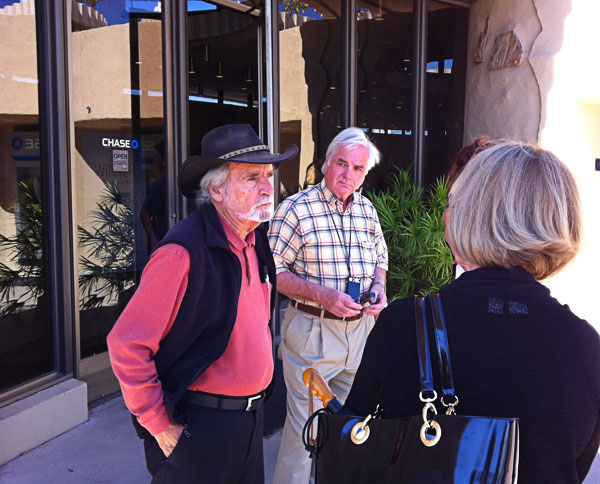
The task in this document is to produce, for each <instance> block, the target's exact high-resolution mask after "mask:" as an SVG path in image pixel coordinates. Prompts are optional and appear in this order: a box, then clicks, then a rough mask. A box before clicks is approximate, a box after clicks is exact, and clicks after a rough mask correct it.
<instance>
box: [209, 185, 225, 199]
mask: <svg viewBox="0 0 600 484" xmlns="http://www.w3.org/2000/svg"><path fill="white" fill-rule="evenodd" d="M208 191H209V193H210V196H211V198H212V199H213V200H214V201H215V202H222V201H223V199H224V198H225V190H224V188H223V187H222V186H220V187H213V186H209V187H208Z"/></svg>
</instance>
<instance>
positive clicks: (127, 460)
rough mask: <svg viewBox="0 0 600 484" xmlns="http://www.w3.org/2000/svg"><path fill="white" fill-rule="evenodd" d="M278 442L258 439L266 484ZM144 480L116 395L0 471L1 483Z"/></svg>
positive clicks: (140, 456) (138, 448) (133, 483)
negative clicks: (261, 442)
mask: <svg viewBox="0 0 600 484" xmlns="http://www.w3.org/2000/svg"><path fill="white" fill-rule="evenodd" d="M280 439H281V430H279V431H277V432H275V433H274V434H272V435H270V436H269V437H267V438H265V439H264V453H265V482H266V483H268V484H270V483H271V480H272V478H273V471H274V470H275V461H276V459H277V452H278V450H279V442H280ZM0 441H1V437H0ZM1 442H2V443H1V444H0V445H10V442H3V441H1ZM149 482H150V475H149V474H148V471H147V470H146V466H145V460H144V449H143V445H142V441H141V440H140V439H138V437H137V435H136V434H135V432H134V430H133V426H132V425H131V418H130V414H129V411H128V410H127V408H126V407H125V403H124V402H123V398H122V397H121V396H120V395H119V396H118V397H114V398H111V399H110V400H108V401H106V402H104V403H102V404H101V405H99V406H97V407H95V408H93V409H91V410H90V412H89V420H88V421H87V422H85V423H83V424H81V425H79V426H78V427H75V428H74V429H72V430H69V431H68V432H66V433H64V434H62V435H60V436H58V437H56V438H55V439H52V440H50V441H49V442H46V443H45V444H42V445H40V446H39V447H37V448H35V449H33V450H32V451H30V452H27V453H25V454H23V455H21V456H19V457H17V458H16V459H13V460H12V461H10V462H8V463H7V464H5V465H4V466H2V467H0V483H2V484H108V483H110V484H139V483H149Z"/></svg>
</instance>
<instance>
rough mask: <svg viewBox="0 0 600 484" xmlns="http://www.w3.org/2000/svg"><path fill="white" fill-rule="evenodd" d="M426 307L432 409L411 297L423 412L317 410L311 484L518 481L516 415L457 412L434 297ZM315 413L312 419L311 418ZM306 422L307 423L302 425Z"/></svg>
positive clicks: (420, 324) (422, 338) (421, 310)
mask: <svg viewBox="0 0 600 484" xmlns="http://www.w3.org/2000/svg"><path fill="white" fill-rule="evenodd" d="M427 299H429V301H430V303H431V310H432V311H431V314H432V320H433V325H434V334H435V342H436V348H437V351H436V353H437V360H438V363H439V366H440V372H441V386H442V388H441V393H442V396H441V399H440V402H441V403H442V404H443V405H444V406H445V407H447V411H446V415H438V414H437V411H436V408H435V403H434V402H435V401H436V399H437V393H436V391H435V390H434V388H433V376H432V362H431V358H432V354H431V352H430V349H429V341H428V337H427V310H426V309H427V308H426V298H415V315H416V321H417V340H418V341H417V343H418V347H419V371H420V378H421V392H420V394H419V398H420V399H421V401H422V402H423V404H424V407H423V412H422V415H416V416H412V417H406V418H397V419H378V418H377V417H376V416H374V415H369V416H367V417H366V418H365V417H354V416H348V415H341V414H331V413H326V412H323V411H321V412H318V430H317V439H316V445H315V446H314V448H313V450H314V458H315V459H316V468H315V482H316V483H317V484H344V483H353V484H365V483H372V484H388V483H389V484H392V483H393V484H400V483H402V484H417V483H423V484H442V483H443V484H492V483H493V484H509V483H516V482H517V470H518V461H519V423H518V419H517V418H494V417H473V416H462V415H456V411H455V409H456V406H457V404H458V397H457V396H456V393H455V390H454V379H453V376H452V368H451V364H450V350H449V346H448V337H447V333H446V325H445V321H444V313H443V309H442V305H441V299H440V296H439V294H437V293H432V294H430V295H429V296H428V297H427ZM316 416H317V415H316V414H313V417H312V418H315V417H316ZM310 420H311V419H309V421H310ZM307 424H308V423H307Z"/></svg>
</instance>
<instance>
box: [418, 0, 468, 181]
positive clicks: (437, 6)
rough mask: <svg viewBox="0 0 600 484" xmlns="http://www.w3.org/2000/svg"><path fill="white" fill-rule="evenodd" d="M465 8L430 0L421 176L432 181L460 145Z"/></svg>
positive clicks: (443, 172) (453, 156)
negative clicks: (422, 173)
mask: <svg viewBox="0 0 600 484" xmlns="http://www.w3.org/2000/svg"><path fill="white" fill-rule="evenodd" d="M468 19H469V14H468V10H467V9H465V8H460V7H453V6H448V5H445V4H442V3H439V2H435V1H430V2H429V18H428V26H429V27H428V30H429V34H428V36H427V74H426V76H427V77H426V86H427V94H426V105H425V109H426V113H425V129H426V130H427V136H426V137H425V154H424V160H423V162H424V179H425V183H433V182H434V181H435V179H436V178H437V177H438V176H440V175H443V174H445V173H446V172H447V171H448V169H449V168H450V166H451V164H452V162H453V160H454V158H455V156H456V153H457V152H458V150H459V149H460V147H461V146H462V136H463V124H464V104H465V72H466V52H467V32H468Z"/></svg>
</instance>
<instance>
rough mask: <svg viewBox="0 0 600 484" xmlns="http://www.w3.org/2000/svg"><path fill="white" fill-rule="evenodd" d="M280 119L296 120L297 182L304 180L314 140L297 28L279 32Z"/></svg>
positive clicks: (300, 41) (312, 151) (300, 39)
mask: <svg viewBox="0 0 600 484" xmlns="http://www.w3.org/2000/svg"><path fill="white" fill-rule="evenodd" d="M279 49H280V56H279V72H280V76H281V77H280V81H279V86H280V88H279V89H280V93H281V95H280V120H281V122H282V123H285V122H287V121H300V138H301V146H300V167H299V169H298V177H299V184H300V185H302V184H303V183H304V179H305V174H306V168H307V167H308V165H310V164H311V163H312V162H313V158H314V152H315V143H314V141H313V140H314V137H315V136H314V135H313V132H312V127H313V123H312V116H311V113H310V109H309V106H308V85H307V84H306V72H305V67H306V66H305V62H304V58H303V57H302V36H301V33H300V27H293V28H289V29H285V30H282V31H280V32H279Z"/></svg>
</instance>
